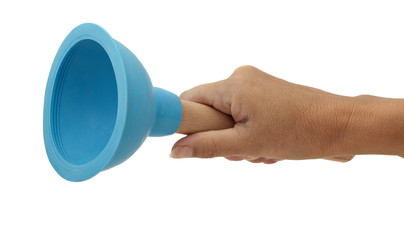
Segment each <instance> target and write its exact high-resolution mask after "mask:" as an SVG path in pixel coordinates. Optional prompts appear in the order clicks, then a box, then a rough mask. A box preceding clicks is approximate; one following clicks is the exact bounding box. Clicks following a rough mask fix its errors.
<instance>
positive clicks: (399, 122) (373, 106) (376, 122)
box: [341, 95, 404, 156]
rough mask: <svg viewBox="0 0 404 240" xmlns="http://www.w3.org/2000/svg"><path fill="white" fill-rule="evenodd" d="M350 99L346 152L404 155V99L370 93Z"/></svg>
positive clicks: (345, 143)
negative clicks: (382, 96)
mask: <svg viewBox="0 0 404 240" xmlns="http://www.w3.org/2000/svg"><path fill="white" fill-rule="evenodd" d="M348 99H349V100H347V101H346V102H347V103H346V104H348V105H349V106H348V109H351V110H350V111H351V112H350V114H349V119H348V120H346V128H345V130H344V132H345V134H344V141H343V143H342V149H341V150H342V151H343V152H344V154H352V155H355V154H384V155H399V156H404V100H402V99H390V98H381V97H374V96H368V95H363V96H362V95H361V96H357V97H353V98H348Z"/></svg>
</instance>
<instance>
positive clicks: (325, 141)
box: [171, 66, 357, 163]
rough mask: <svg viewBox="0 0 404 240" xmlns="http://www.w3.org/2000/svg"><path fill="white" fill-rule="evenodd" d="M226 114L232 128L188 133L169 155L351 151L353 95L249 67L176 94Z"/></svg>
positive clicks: (254, 157) (271, 156)
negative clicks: (347, 95) (301, 83)
mask: <svg viewBox="0 0 404 240" xmlns="http://www.w3.org/2000/svg"><path fill="white" fill-rule="evenodd" d="M180 98H181V99H184V100H188V101H193V102H198V103H202V104H206V105H209V106H212V107H213V108H215V109H217V110H219V111H221V112H223V113H226V114H228V115H231V116H232V117H233V119H234V121H235V123H236V124H235V125H234V127H233V128H229V129H224V130H216V131H206V132H198V133H194V134H190V135H188V136H186V137H184V138H182V139H180V140H179V141H178V142H177V143H175V144H174V146H173V150H172V153H171V156H172V157H174V158H186V157H198V158H212V157H226V158H227V159H229V160H242V159H246V160H249V161H251V162H264V163H274V162H277V161H279V160H282V159H296V160H297V159H314V158H333V157H337V156H342V155H353V154H352V153H353V152H352V151H351V149H350V148H349V146H348V145H349V142H350V141H348V139H349V137H350V136H351V133H350V132H349V130H351V128H350V126H351V125H350V121H351V118H352V114H353V112H354V110H355V107H356V105H357V104H356V102H357V101H356V100H355V99H354V98H352V97H345V96H339V95H335V94H331V93H328V92H325V91H322V90H319V89H315V88H311V87H306V86H302V85H297V84H293V83H290V82H287V81H285V80H282V79H279V78H276V77H274V76H271V75H269V74H266V73H264V72H262V71H260V70H259V69H257V68H255V67H251V66H242V67H240V68H238V69H236V70H235V71H234V73H233V74H232V75H231V76H230V77H229V78H228V79H226V80H223V81H218V82H215V83H210V84H204V85H201V86H198V87H195V88H193V89H191V90H188V91H186V92H184V93H183V94H181V96H180Z"/></svg>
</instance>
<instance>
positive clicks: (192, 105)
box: [177, 100, 354, 162]
mask: <svg viewBox="0 0 404 240" xmlns="http://www.w3.org/2000/svg"><path fill="white" fill-rule="evenodd" d="M181 102H182V121H181V124H180V127H179V128H178V130H177V133H180V134H192V133H196V132H203V131H209V130H221V129H226V128H232V127H233V126H234V124H235V123H234V120H233V118H232V117H231V116H229V115H227V114H225V113H222V112H220V111H218V110H216V109H214V108H212V107H210V106H207V105H205V104H200V103H196V102H190V101H186V100H181ZM353 157H354V156H338V157H327V158H324V159H327V160H331V161H336V162H348V161H349V160H351V159H352V158H353Z"/></svg>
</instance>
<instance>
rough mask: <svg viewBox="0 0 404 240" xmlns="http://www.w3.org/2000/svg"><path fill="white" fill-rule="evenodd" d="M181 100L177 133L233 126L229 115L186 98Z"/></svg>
mask: <svg viewBox="0 0 404 240" xmlns="http://www.w3.org/2000/svg"><path fill="white" fill-rule="evenodd" d="M181 102H182V121H181V124H180V127H179V128H178V130H177V133H181V134H191V133H196V132H203V131H209V130H221V129H226V128H232V127H233V126H234V120H233V118H232V117H231V116H229V115H227V114H225V113H222V112H220V111H218V110H216V109H214V108H212V107H209V106H207V105H205V104H200V103H196V102H190V101H186V100H181Z"/></svg>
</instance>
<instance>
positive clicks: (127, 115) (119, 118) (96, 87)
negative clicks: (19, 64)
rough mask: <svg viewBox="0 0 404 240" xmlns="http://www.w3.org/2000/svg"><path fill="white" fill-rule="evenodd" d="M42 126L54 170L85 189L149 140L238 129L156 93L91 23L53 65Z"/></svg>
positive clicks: (217, 115) (127, 55)
mask: <svg viewBox="0 0 404 240" xmlns="http://www.w3.org/2000/svg"><path fill="white" fill-rule="evenodd" d="M183 113H184V114H183ZM43 124H44V129H43V130H44V140H45V147H46V152H47V154H48V158H49V161H50V163H51V164H52V166H53V168H54V169H55V170H56V171H57V173H58V174H59V175H60V176H62V177H63V178H65V179H67V180H69V181H83V180H87V179H89V178H91V177H93V176H95V175H96V174H97V173H99V172H100V171H102V170H106V169H108V168H111V167H114V166H116V165H118V164H119V163H122V162H123V161H125V160H126V159H128V158H129V157H130V156H131V155H132V154H133V153H134V152H135V151H136V150H137V149H138V148H139V147H140V146H141V145H142V143H143V142H144V140H145V139H146V137H148V136H166V135H170V134H173V133H175V132H178V133H183V134H188V133H193V132H200V131H206V130H218V129H225V128H230V127H233V125H234V122H233V119H232V118H231V117H230V116H228V115H226V114H223V113H221V112H219V111H216V110H214V109H213V108H211V107H208V106H206V105H203V104H198V103H193V102H188V101H181V100H180V99H179V98H178V96H176V95H175V94H173V93H171V92H169V91H166V90H163V89H161V88H157V87H153V86H152V83H151V81H150V78H149V75H148V74H147V72H146V70H145V69H144V67H143V66H142V64H141V63H140V62H139V60H138V59H137V58H136V56H135V55H134V54H133V53H132V52H131V51H129V50H128V49H127V48H126V47H125V46H124V45H122V44H121V43H119V42H118V41H116V40H114V39H113V38H112V37H111V36H110V35H109V34H108V33H107V32H106V31H105V30H104V29H103V28H101V27H100V26H98V25H95V24H90V23H86V24H82V25H80V26H78V27H76V28H75V29H73V31H72V32H70V34H69V35H68V36H67V37H66V39H65V40H64V41H63V43H62V45H61V46H60V48H59V51H58V52H57V54H56V57H55V59H54V61H53V64H52V68H51V71H50V74H49V79H48V82H47V86H46V93H45V104H44V120H43Z"/></svg>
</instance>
